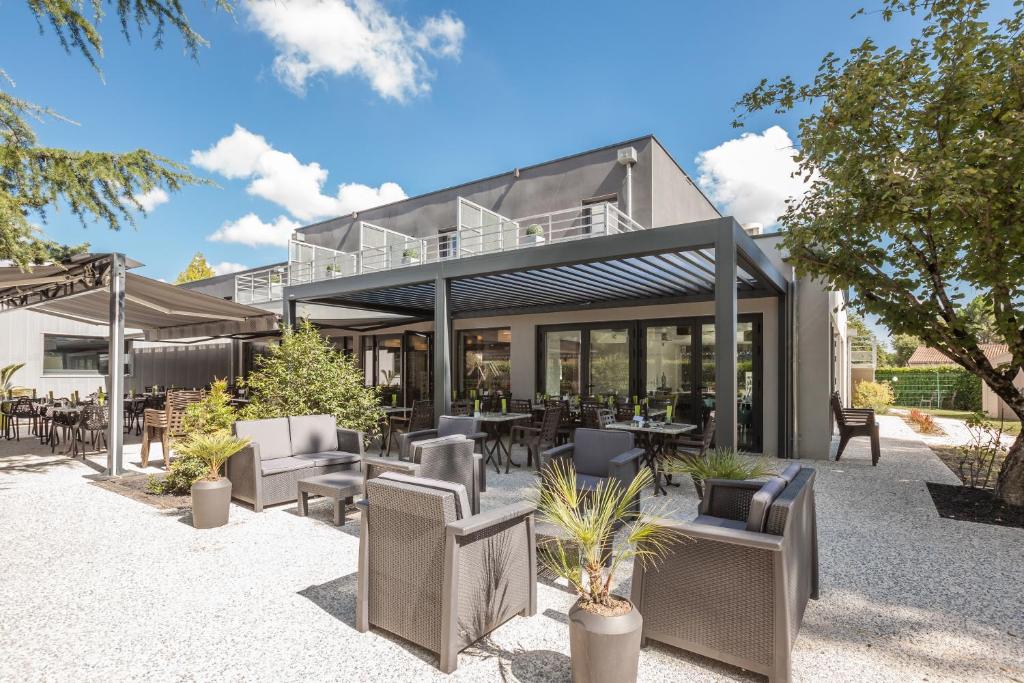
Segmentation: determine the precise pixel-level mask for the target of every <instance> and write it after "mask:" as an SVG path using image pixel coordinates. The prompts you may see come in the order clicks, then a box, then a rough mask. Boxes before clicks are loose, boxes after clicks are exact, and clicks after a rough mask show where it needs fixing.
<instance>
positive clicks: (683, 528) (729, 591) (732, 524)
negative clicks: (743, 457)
mask: <svg viewBox="0 0 1024 683" xmlns="http://www.w3.org/2000/svg"><path fill="white" fill-rule="evenodd" d="M814 475H815V472H814V470H813V469H811V468H806V467H805V468H801V467H800V466H799V465H796V464H794V465H790V466H789V467H788V468H787V469H786V471H785V472H784V473H783V475H781V476H779V477H773V478H771V479H769V480H767V481H764V480H760V481H724V480H709V481H707V482H705V486H706V487H707V489H706V492H705V495H704V499H703V501H702V502H701V508H700V513H701V514H700V515H699V516H698V517H697V518H696V519H695V520H694V521H693V522H671V523H670V524H671V525H672V526H673V527H675V528H676V529H678V530H679V531H680V532H682V533H683V534H685V535H686V536H687V537H688V538H687V539H684V540H681V541H679V542H678V543H677V544H675V545H674V547H673V548H672V552H671V553H670V554H669V555H668V557H667V558H666V559H665V561H664V562H662V563H660V564H658V566H657V567H652V566H647V567H644V566H642V563H640V562H637V563H636V564H635V565H634V569H633V587H632V599H633V603H634V604H635V605H636V606H637V608H638V609H639V610H640V613H641V614H643V615H644V624H643V643H645V644H646V643H647V641H648V640H656V641H658V642H661V643H666V644H668V645H673V646H675V647H679V648H682V649H684V650H689V651H690V652H695V653H697V654H700V655H703V656H705V657H710V658H712V659H717V660H719V661H722V662H727V663H729V664H733V665H735V666H740V667H743V668H744V669H748V670H750V671H755V672H758V673H761V674H764V675H766V676H768V680H769V681H777V682H781V681H789V680H790V675H791V668H792V665H791V653H792V649H793V642H794V641H795V640H796V636H797V633H798V632H799V630H800V624H801V622H802V621H803V615H804V609H805V608H806V607H807V601H808V599H817V597H818V543H817V519H816V512H815V502H814Z"/></svg>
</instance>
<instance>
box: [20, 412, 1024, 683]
mask: <svg viewBox="0 0 1024 683" xmlns="http://www.w3.org/2000/svg"><path fill="white" fill-rule="evenodd" d="M881 420H882V421H883V434H884V435H885V439H884V442H883V456H882V461H881V463H880V464H879V466H878V467H877V468H872V467H871V466H870V460H869V458H868V455H867V448H866V444H859V443H857V442H856V441H855V442H854V443H853V444H851V446H850V447H849V449H848V452H847V454H846V455H845V456H844V458H843V460H842V462H840V463H831V462H816V463H811V462H808V464H812V465H813V466H815V467H817V468H818V472H819V479H818V488H817V490H818V505H819V527H820V546H821V562H822V569H821V576H822V599H821V600H819V601H817V602H813V601H812V603H811V604H810V605H809V606H808V609H807V614H806V616H805V619H804V624H803V628H802V630H801V632H800V637H799V638H798V640H797V643H796V647H795V650H794V678H795V680H799V681H822V680H835V681H924V680H928V681H982V680H984V681H1001V680H1002V681H1024V597H1022V591H1021V588H1020V587H1021V586H1022V585H1024V567H1022V562H1021V558H1022V557H1024V531H1022V530H1020V529H1010V528H1005V527H995V526H988V525H978V524H971V523H966V522H955V521H951V520H945V519H941V518H939V517H938V515H937V514H936V512H935V509H934V506H933V505H932V503H931V500H930V498H929V496H928V493H927V491H926V489H925V486H924V482H925V481H938V482H947V483H955V481H956V480H955V478H954V477H953V475H952V474H951V473H950V472H949V470H948V469H946V468H945V466H944V465H942V463H941V462H939V460H938V459H937V458H936V457H935V456H934V454H932V453H931V451H930V450H928V449H927V448H926V447H925V446H924V445H923V443H922V442H921V440H920V439H919V438H918V436H917V435H916V434H914V433H913V432H912V431H911V430H910V429H909V428H908V427H907V426H906V425H905V424H903V423H902V421H901V420H899V419H898V418H887V417H883V418H881ZM137 448H138V447H137V446H130V447H129V453H137ZM128 459H129V460H132V459H136V458H133V457H132V456H129V458H128ZM154 471H155V470H154ZM489 474H490V479H489V483H490V485H491V489H490V490H489V491H488V492H487V493H485V494H484V499H483V500H484V507H485V508H492V507H495V506H497V505H500V504H502V503H503V502H507V501H511V500H518V499H521V497H522V495H523V492H524V491H525V490H527V489H528V488H529V487H530V484H531V481H532V475H530V474H529V473H525V472H521V471H520V472H515V473H513V474H511V475H494V473H493V470H492V471H491V472H490V473H489ZM97 476H98V475H97V472H96V470H95V469H93V468H92V467H89V466H87V465H85V464H83V463H82V462H81V461H71V460H69V459H67V458H63V457H60V456H50V454H49V449H48V448H45V447H44V448H40V447H38V445H33V443H32V442H31V441H28V440H23V441H22V442H21V443H20V444H17V443H11V442H0V538H2V539H3V541H2V549H0V680H5V681H6V680H19V681H42V680H46V681H71V680H74V681H114V680H135V679H139V680H142V679H145V680H147V681H192V680H203V681H205V680H218V681H223V680H228V681H236V680H237V681H242V680H246V681H248V680H253V681H278V680H292V679H304V680H317V681H320V680H325V681H326V680H345V681H378V680H379V681H429V680H453V681H462V680H467V681H468V680H472V681H523V682H537V683H539V682H540V681H566V680H568V677H569V659H568V633H567V626H566V623H565V622H566V613H567V611H568V609H569V607H570V606H571V604H572V602H573V596H571V595H570V594H568V593H566V592H565V591H564V590H562V589H560V588H559V587H557V586H551V585H547V584H541V585H540V586H539V609H538V614H537V615H536V616H534V617H532V618H529V619H524V618H515V619H513V620H512V621H511V622H509V623H508V624H506V625H505V626H503V627H502V628H500V629H499V630H498V631H496V632H495V634H494V635H493V637H492V638H491V639H490V640H489V641H488V642H486V643H483V644H482V645H480V646H478V647H475V648H472V649H471V650H469V651H467V652H465V653H463V654H462V656H461V657H460V659H459V669H458V671H457V672H456V673H455V674H454V675H452V676H451V677H448V676H444V675H442V674H440V673H439V672H438V671H437V669H436V668H435V661H434V659H433V657H432V656H430V655H429V654H428V653H426V652H424V651H422V650H420V649H418V648H416V647H414V646H411V645H409V644H407V643H404V642H402V641H399V640H397V639H395V638H392V637H390V636H388V635H386V634H384V633H382V632H379V631H374V632H371V633H367V634H360V633H358V632H357V631H356V630H355V629H354V621H355V618H354V608H355V590H356V548H357V545H358V519H357V518H355V516H354V515H350V521H349V523H348V525H347V526H345V527H343V528H335V527H333V526H332V525H331V524H330V523H329V520H330V512H329V506H328V505H327V504H326V503H323V502H319V503H316V504H314V505H313V506H312V507H313V511H312V516H311V517H309V518H301V517H298V516H297V515H296V514H295V512H294V507H293V506H291V505H285V506H278V507H276V508H273V509H271V510H269V511H267V512H265V513H263V514H255V513H253V512H251V511H250V510H248V509H247V508H245V507H242V506H233V507H232V510H231V522H230V524H229V525H228V526H226V527H223V528H221V529H215V530H209V531H197V530H195V529H193V528H192V527H191V526H190V524H189V519H188V517H187V516H184V517H182V516H181V514H180V513H169V512H164V511H159V510H157V509H155V508H152V507H149V506H147V505H144V504H142V503H139V502H136V501H133V500H130V499H128V498H125V497H122V496H119V495H116V494H114V493H112V492H110V491H106V490H103V489H100V488H99V487H96V486H93V485H91V483H90V480H91V479H95V478H96V477H97ZM669 500H670V504H671V505H672V506H674V507H675V508H676V510H677V513H676V514H678V515H679V516H683V517H687V516H691V515H692V512H693V510H694V508H695V505H696V497H695V496H694V493H693V490H692V487H688V486H683V487H680V488H679V489H673V490H672V494H671V496H670V497H669ZM623 576H628V573H624V574H623ZM619 590H620V591H628V580H627V582H623V583H622V584H620V586H619ZM640 678H641V680H643V681H677V680H694V681H721V680H758V678H759V677H757V676H753V675H751V674H748V673H746V672H743V671H741V670H739V669H735V668H731V667H727V666H725V665H721V664H718V663H716V662H712V661H710V660H707V659H702V658H699V657H696V656H693V655H689V654H687V653H685V652H682V651H679V650H675V649H672V648H668V647H661V646H657V645H654V646H652V647H650V648H648V649H646V650H645V651H644V652H643V654H642V655H641V662H640Z"/></svg>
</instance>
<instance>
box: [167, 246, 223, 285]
mask: <svg viewBox="0 0 1024 683" xmlns="http://www.w3.org/2000/svg"><path fill="white" fill-rule="evenodd" d="M216 274H217V273H216V272H214V270H213V268H211V267H210V264H209V263H207V262H206V257H205V256H203V252H201V251H197V252H196V255H195V256H193V257H192V260H191V261H189V262H188V265H187V266H186V267H185V270H183V271H181V272H180V273H178V277H176V278H175V279H174V284H176V285H180V284H183V283H185V282H195V281H196V280H205V279H206V278H208V277H213V276H214V275H216Z"/></svg>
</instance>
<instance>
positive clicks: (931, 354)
mask: <svg viewBox="0 0 1024 683" xmlns="http://www.w3.org/2000/svg"><path fill="white" fill-rule="evenodd" d="M980 346H981V352H982V353H984V354H985V357H986V358H988V360H989V362H990V363H995V362H997V361H998V359H999V358H1000V357H1001V356H1005V355H1006V354H1008V353H1009V352H1010V347H1008V346H1007V345H1006V344H981V345H980ZM907 365H955V363H953V361H951V360H950V359H949V358H947V357H946V355H945V354H944V353H942V351H939V350H938V349H932V348H929V347H927V346H918V347H917V349H915V350H914V353H913V354H912V355H911V356H910V360H908V361H907Z"/></svg>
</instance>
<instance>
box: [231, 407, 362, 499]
mask: <svg viewBox="0 0 1024 683" xmlns="http://www.w3.org/2000/svg"><path fill="white" fill-rule="evenodd" d="M234 432H235V434H236V435H237V436H241V437H247V438H248V439H249V440H250V444H249V445H248V446H247V447H246V448H244V449H243V450H241V451H239V452H238V453H236V454H235V455H234V456H233V457H231V458H230V459H229V460H228V463H227V476H228V479H230V480H231V497H232V498H237V499H238V500H242V501H245V502H247V503H252V506H253V509H254V510H255V511H256V512H262V511H263V508H264V506H267V505H276V504H278V503H288V502H292V501H294V500H296V499H297V498H298V488H297V486H298V481H299V480H300V479H306V478H307V477H315V476H319V475H321V474H327V473H328V472H340V471H343V470H351V469H355V470H358V469H359V463H360V461H361V460H362V458H363V433H362V432H358V431H355V430H352V429H339V428H338V427H337V425H336V423H335V421H334V417H333V416H331V415H301V416H294V417H279V418H274V419H270V420H239V421H238V422H236V423H235V426H234Z"/></svg>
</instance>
